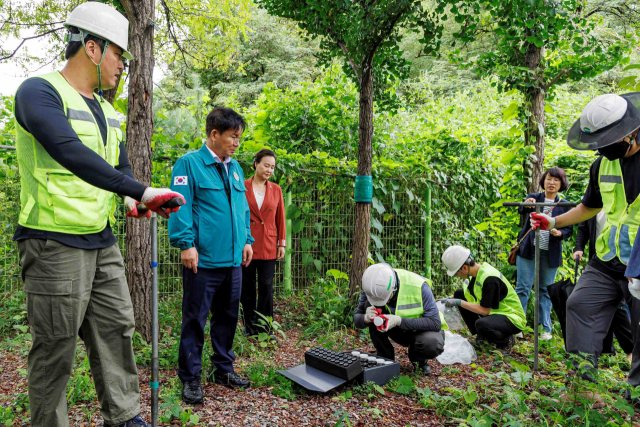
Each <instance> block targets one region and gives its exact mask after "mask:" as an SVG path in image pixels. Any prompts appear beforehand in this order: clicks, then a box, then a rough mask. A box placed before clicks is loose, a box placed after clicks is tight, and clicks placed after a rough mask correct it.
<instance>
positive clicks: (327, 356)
mask: <svg viewBox="0 0 640 427" xmlns="http://www.w3.org/2000/svg"><path fill="white" fill-rule="evenodd" d="M304 362H305V363H306V364H307V366H311V367H312V368H315V369H318V370H320V371H322V372H324V373H327V374H329V375H333V376H334V377H338V378H340V379H343V380H347V381H350V380H352V379H354V378H355V377H357V376H358V375H360V374H361V373H362V365H361V364H360V359H358V358H356V357H354V356H352V355H351V354H350V353H347V352H343V353H338V352H335V351H332V350H327V349H324V348H322V347H314V348H312V349H311V350H309V351H307V352H306V353H305V354H304Z"/></svg>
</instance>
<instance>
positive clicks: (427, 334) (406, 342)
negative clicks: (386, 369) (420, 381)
mask: <svg viewBox="0 0 640 427" xmlns="http://www.w3.org/2000/svg"><path fill="white" fill-rule="evenodd" d="M369 335H370V336H371V341H373V345H374V347H375V348H376V352H377V353H378V356H381V357H385V358H387V359H391V360H395V352H394V349H393V344H391V341H389V338H391V339H392V340H394V341H395V342H397V343H398V344H400V345H401V346H403V347H409V361H410V362H411V363H418V364H422V363H424V362H426V361H427V360H428V359H434V358H435V357H437V356H439V355H440V354H442V352H443V351H444V331H438V332H436V331H420V332H418V331H407V330H404V329H400V327H399V326H398V327H395V328H393V329H391V330H390V331H389V332H380V331H378V330H377V329H376V327H375V326H374V325H373V323H372V324H370V325H369Z"/></svg>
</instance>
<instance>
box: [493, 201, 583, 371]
mask: <svg viewBox="0 0 640 427" xmlns="http://www.w3.org/2000/svg"><path fill="white" fill-rule="evenodd" d="M502 206H505V207H509V206H516V207H520V206H522V207H524V208H535V209H536V213H538V214H539V213H540V208H541V207H546V206H552V207H554V208H555V207H563V208H573V207H575V206H576V203H570V202H558V203H517V202H504V203H503V204H502ZM535 246H536V250H535V273H534V276H533V277H534V279H533V284H534V292H535V301H534V304H533V305H534V308H533V324H534V327H533V370H534V371H537V370H538V341H539V338H538V335H539V324H540V317H539V316H540V312H539V311H540V229H539V228H536V245H535ZM525 315H526V307H525Z"/></svg>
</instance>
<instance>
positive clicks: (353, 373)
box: [278, 347, 400, 393]
mask: <svg viewBox="0 0 640 427" xmlns="http://www.w3.org/2000/svg"><path fill="white" fill-rule="evenodd" d="M304 360H305V363H303V364H302V365H298V366H296V367H294V368H291V369H287V370H280V371H278V373H279V374H280V375H282V376H284V377H286V378H288V379H290V380H291V381H293V382H294V383H296V384H298V385H300V386H302V387H304V388H306V389H307V390H311V391H318V392H321V393H326V392H327V391H329V390H332V389H334V388H336V387H338V386H339V385H342V384H344V383H346V382H347V381H351V380H355V381H356V382H357V383H360V384H364V383H366V382H369V381H371V382H374V383H376V384H378V385H384V384H386V383H387V382H389V381H390V380H391V379H393V378H395V377H397V376H399V375H400V363H398V362H396V361H393V360H390V359H385V358H383V357H380V356H376V355H374V354H368V353H362V352H359V351H355V350H353V351H343V352H337V351H333V350H328V349H326V348H322V347H313V348H312V349H311V350H309V351H307V352H306V353H305V354H304Z"/></svg>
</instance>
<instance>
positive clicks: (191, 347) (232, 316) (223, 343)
mask: <svg viewBox="0 0 640 427" xmlns="http://www.w3.org/2000/svg"><path fill="white" fill-rule="evenodd" d="M182 281H183V287H184V290H183V295H182V332H181V335H180V349H179V352H178V376H179V377H180V379H181V380H182V382H185V381H189V380H192V379H195V378H200V373H201V368H202V347H203V346H204V326H205V324H206V323H207V317H208V316H209V312H211V346H212V348H213V356H211V363H212V364H213V366H214V367H215V369H216V374H226V373H229V372H233V362H234V361H235V360H236V355H235V354H234V353H233V350H231V346H232V345H233V338H234V336H235V333H236V326H237V324H238V312H239V310H240V292H241V290H242V269H241V268H240V267H224V268H201V267H199V268H198V273H197V274H195V273H194V272H193V270H191V269H188V268H184V267H183V268H182Z"/></svg>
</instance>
